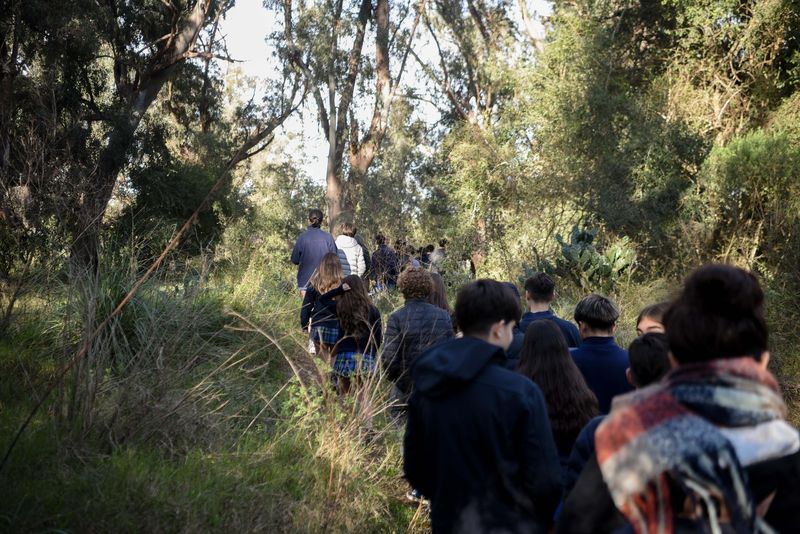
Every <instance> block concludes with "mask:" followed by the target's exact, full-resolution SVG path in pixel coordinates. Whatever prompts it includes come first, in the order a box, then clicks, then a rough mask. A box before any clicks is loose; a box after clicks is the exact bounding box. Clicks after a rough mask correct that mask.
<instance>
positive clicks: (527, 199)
mask: <svg viewBox="0 0 800 534" xmlns="http://www.w3.org/2000/svg"><path fill="white" fill-rule="evenodd" d="M233 7H234V5H233V2H226V1H211V0H198V1H189V0H187V1H182V0H139V1H124V0H102V1H95V0H91V1H89V0H71V1H68V2H59V3H58V5H57V7H56V5H55V4H54V3H53V2H48V1H45V0H29V1H19V0H0V448H2V450H1V451H0V452H2V453H4V454H5V452H6V450H8V447H9V446H10V445H11V443H12V441H13V440H14V436H15V435H16V434H17V431H18V430H19V429H20V426H21V425H23V423H24V422H25V420H26V418H27V417H28V415H29V414H30V413H31V411H32V410H33V409H34V407H35V406H37V405H38V404H39V403H40V402H41V408H40V409H38V411H36V412H35V414H34V416H33V418H32V419H31V423H30V425H29V426H28V427H27V428H26V429H25V431H24V432H22V433H21V434H20V438H19V441H18V442H16V446H15V448H14V449H13V451H11V453H10V454H9V455H8V456H7V457H6V459H5V460H4V464H3V467H2V470H0V479H2V483H0V530H6V529H8V530H13V531H29V530H46V529H49V528H57V529H61V530H65V531H109V530H114V531H154V532H159V531H214V530H219V531H234V530H235V531H244V530H270V531H315V532H316V531H326V530H330V531H337V532H338V531H352V530H356V529H357V530H361V531H397V532H401V531H407V530H411V531H417V530H419V531H424V529H425V525H426V518H425V514H424V511H423V510H422V509H416V508H413V507H409V506H407V505H406V504H405V503H403V502H402V496H403V494H404V493H405V490H406V487H405V485H404V482H403V481H402V479H401V478H400V473H401V471H400V450H399V449H400V439H401V433H402V431H401V429H397V428H395V427H394V426H392V425H391V424H390V423H389V422H388V421H387V420H386V415H385V411H384V410H383V408H384V407H385V402H386V399H385V394H386V391H385V390H386V387H385V384H383V383H382V382H380V381H377V382H375V383H373V384H370V385H368V387H369V388H370V398H371V399H372V402H371V403H368V404H364V403H355V402H354V401H353V400H352V399H351V400H348V401H346V402H339V401H338V400H337V399H336V398H335V397H334V396H333V395H331V394H330V393H328V392H326V391H325V390H324V389H322V390H321V389H320V388H318V387H315V386H314V385H313V383H311V381H310V379H309V377H310V376H311V375H313V373H314V369H313V368H314V363H313V361H312V360H310V359H309V358H308V356H307V355H306V354H305V353H304V350H303V349H304V346H305V340H304V338H303V335H302V333H301V332H300V331H299V328H298V327H297V314H298V309H299V306H300V300H299V298H298V297H297V295H296V291H295V290H294V285H293V280H294V270H293V268H292V266H291V265H290V264H289V262H288V257H289V251H290V250H291V247H292V244H293V241H294V238H295V237H296V236H297V234H298V233H299V232H300V231H301V230H302V229H303V227H304V218H305V214H306V212H307V209H308V208H310V207H317V206H327V209H328V213H329V219H330V220H331V221H337V220H338V221H342V220H354V221H355V222H356V224H357V226H358V227H359V229H360V233H362V234H363V235H364V236H365V237H366V238H368V239H369V238H371V237H372V236H373V235H374V234H376V233H377V232H378V231H382V232H384V233H386V234H388V235H389V236H390V238H391V239H397V238H404V239H407V240H408V241H409V242H410V243H413V244H416V245H417V246H422V245H424V244H427V243H433V242H435V241H436V240H438V239H439V238H440V237H447V238H448V239H449V241H450V244H451V253H450V257H451V258H454V259H460V258H462V257H464V256H465V255H467V256H470V257H471V258H472V259H473V260H474V262H475V264H476V266H477V270H478V275H479V276H481V277H494V278H497V279H501V280H511V281H515V282H519V281H521V280H523V279H524V278H525V277H526V275H527V274H528V273H531V272H534V271H537V270H545V271H548V272H550V273H552V274H554V275H555V276H556V277H557V280H558V283H559V299H558V301H557V306H556V309H557V311H558V312H559V313H560V314H562V315H563V316H566V317H571V315H572V310H573V307H574V304H575V302H576V301H577V299H578V298H579V297H580V296H581V295H583V294H585V293H587V292H590V291H600V292H604V293H607V294H609V295H611V296H613V297H614V298H615V299H617V300H618V302H619V303H620V305H621V307H622V309H623V320H622V321H621V324H620V332H619V334H620V335H619V341H620V343H622V344H627V342H629V341H630V340H631V339H632V336H633V335H634V332H633V330H634V325H633V318H634V317H635V316H636V314H637V313H638V311H639V309H640V308H641V307H642V306H643V305H645V304H650V303H653V302H655V301H657V300H660V299H663V298H666V297H668V296H669V295H670V293H671V292H672V291H674V290H675V289H676V288H677V287H678V285H679V283H680V280H681V279H682V277H683V276H684V275H685V274H686V273H687V272H688V271H689V270H690V269H691V268H693V267H695V266H697V265H699V264H702V263H704V262H708V261H724V262H730V263H734V264H736V265H740V266H743V267H746V268H749V269H752V270H753V271H755V272H756V273H757V274H758V275H759V277H760V279H761V280H762V281H763V284H764V286H765V288H766V289H767V292H768V307H769V308H768V313H769V317H770V324H771V328H772V336H771V344H772V352H773V360H772V361H773V363H772V369H773V371H774V372H775V373H776V374H777V375H778V376H779V378H780V379H781V381H782V384H783V388H784V393H785V395H786V397H787V400H788V401H789V403H790V406H792V410H793V418H794V421H795V422H796V423H797V422H798V421H799V420H800V408H798V406H800V362H799V361H798V358H797V353H796V351H797V349H796V347H797V345H798V343H799V342H800V334H798V330H797V326H796V325H797V324H798V321H800V304H798V299H797V295H798V293H800V220H799V219H800V92H799V91H798V89H799V88H800V2H798V1H797V0H754V1H744V0H737V1H734V0H664V1H660V2H659V1H650V0H642V1H640V2H635V1H630V0H607V1H589V0H577V1H571V2H562V1H556V2H554V3H553V14H552V16H549V17H547V18H546V19H543V20H539V19H540V17H538V16H537V14H536V13H534V12H533V8H532V6H529V5H527V4H525V3H520V2H518V1H515V2H508V1H495V0H419V1H407V2H392V3H390V2H389V1H388V0H361V1H358V0H356V1H349V0H348V1H345V0H324V1H310V0H309V1H304V2H300V3H297V4H293V3H292V2H291V0H283V1H278V0H267V1H266V2H265V5H264V9H266V10H268V11H269V12H270V13H271V14H272V16H273V17H274V20H275V22H276V28H279V30H278V31H268V30H266V29H264V38H265V39H268V40H269V42H270V43H271V45H272V46H273V49H274V50H275V56H274V57H272V58H270V61H272V62H274V64H275V65H276V66H277V67H276V69H275V70H274V73H273V77H271V78H270V79H269V80H267V81H266V82H262V83H266V85H262V86H260V88H259V90H257V91H256V90H255V89H254V87H255V82H254V81H253V80H249V79H247V78H246V77H244V76H242V75H241V74H238V75H237V71H236V68H235V63H233V68H229V66H230V65H231V60H235V59H236V58H231V57H229V54H228V51H227V50H226V47H225V41H224V35H223V34H222V32H221V31H220V29H219V28H220V21H221V20H223V19H224V17H225V15H226V12H228V10H230V9H232V8H233ZM536 20H539V21H540V22H542V23H543V24H544V26H545V28H546V33H545V34H544V35H540V34H539V33H538V32H537V31H535V26H536V25H535V22H536ZM256 30H257V29H254V31H256ZM252 95H256V96H253V97H251V96H252ZM299 113H302V114H305V115H306V116H308V117H311V118H312V120H311V122H310V124H315V125H316V126H315V127H316V128H318V131H320V132H321V133H322V134H323V137H324V140H325V142H326V143H327V162H328V164H327V170H326V173H325V176H324V177H323V176H307V175H306V174H305V173H304V171H303V166H302V157H303V155H302V154H297V153H295V152H294V151H293V150H290V149H288V148H287V147H288V146H289V145H290V143H291V141H292V139H291V138H290V137H287V134H286V132H285V129H283V128H282V125H284V124H285V123H286V121H287V120H290V119H291V118H292V117H294V116H296V114H299ZM322 183H324V185H320V184H322ZM186 221H189V223H188V224H185V223H186ZM162 251H166V254H165V255H162ZM448 273H449V274H448V278H449V279H448V283H449V284H450V288H451V289H452V291H453V294H454V292H455V291H456V290H457V288H458V286H459V285H460V284H461V283H463V282H464V280H465V275H462V274H461V273H459V272H458V270H457V269H455V268H452V269H450V270H449V271H448ZM137 284H140V285H137ZM132 290H135V291H134V292H132ZM451 296H452V295H451ZM121 302H124V303H126V306H124V307H123V308H120V309H119V310H118V311H115V308H117V305H118V304H119V303H121ZM378 304H379V307H380V308H381V310H382V311H383V312H384V313H389V312H391V310H393V309H395V308H396V307H397V306H399V305H400V304H401V299H400V298H399V296H397V295H391V294H390V295H382V296H381V297H380V298H379V299H378Z"/></svg>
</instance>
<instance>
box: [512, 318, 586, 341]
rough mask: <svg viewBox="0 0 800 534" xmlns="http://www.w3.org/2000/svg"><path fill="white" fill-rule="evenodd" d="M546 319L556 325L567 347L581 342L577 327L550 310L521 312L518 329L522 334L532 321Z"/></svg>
mask: <svg viewBox="0 0 800 534" xmlns="http://www.w3.org/2000/svg"><path fill="white" fill-rule="evenodd" d="M543 319H547V320H548V321H553V322H554V323H556V326H558V328H559V330H561V333H562V334H564V339H566V340H567V346H568V347H577V346H578V345H580V344H581V335H580V333H579V332H578V327H577V326H575V325H574V324H572V323H571V322H569V321H567V320H564V319H562V318H561V317H558V316H557V315H556V314H554V313H553V312H552V311H550V310H547V311H543V312H525V313H523V314H522V319H521V320H520V322H519V330H520V332H522V333H523V334H524V333H525V332H526V331H527V330H528V327H529V326H530V324H531V323H532V322H533V321H540V320H543Z"/></svg>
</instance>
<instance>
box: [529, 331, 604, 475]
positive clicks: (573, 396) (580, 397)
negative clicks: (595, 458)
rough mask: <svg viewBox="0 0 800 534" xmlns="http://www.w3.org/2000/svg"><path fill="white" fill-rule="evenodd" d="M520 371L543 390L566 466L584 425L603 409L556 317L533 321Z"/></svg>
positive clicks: (559, 451) (557, 444) (554, 434)
mask: <svg viewBox="0 0 800 534" xmlns="http://www.w3.org/2000/svg"><path fill="white" fill-rule="evenodd" d="M517 372H518V373H520V374H522V375H525V376H527V377H528V378H530V379H531V380H533V382H534V383H536V385H537V386H539V388H540V389H541V390H542V393H543V394H544V398H545V401H546V402H547V413H548V415H549V416H550V427H551V428H552V430H553V438H554V439H555V442H556V448H557V449H558V455H559V458H560V460H561V465H562V469H563V467H564V466H565V465H566V462H567V459H568V458H569V453H570V452H571V451H572V446H573V445H574V444H575V439H576V438H577V437H578V434H579V433H580V431H581V429H582V428H583V427H584V426H586V423H588V422H589V421H590V420H591V419H592V418H594V417H595V416H597V415H599V413H600V411H599V408H598V403H597V397H595V395H594V393H592V390H590V389H589V386H587V385H586V381H585V380H584V379H583V375H582V374H581V372H580V370H579V369H578V366H577V365H575V362H573V361H572V356H571V355H570V353H569V348H568V347H567V341H566V339H564V334H562V333H561V330H560V329H559V328H558V326H557V325H556V324H555V323H554V322H553V321H550V320H539V321H533V322H532V323H531V324H530V326H529V327H528V330H527V331H526V332H525V340H524V341H523V345H522V352H521V353H520V358H519V366H518V367H517Z"/></svg>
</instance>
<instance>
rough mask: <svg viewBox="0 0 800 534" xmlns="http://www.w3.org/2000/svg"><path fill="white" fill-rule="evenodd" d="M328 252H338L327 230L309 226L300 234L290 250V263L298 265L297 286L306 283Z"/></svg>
mask: <svg viewBox="0 0 800 534" xmlns="http://www.w3.org/2000/svg"><path fill="white" fill-rule="evenodd" d="M328 252H333V253H334V254H336V253H337V252H338V251H337V249H336V242H335V241H334V240H333V236H332V235H331V234H329V233H328V232H325V231H324V230H320V229H319V228H317V227H316V226H309V227H308V230H306V231H305V232H303V233H302V234H300V237H298V238H297V242H296V243H295V244H294V249H293V250H292V263H294V264H295V265H299V266H300V268H299V269H297V287H306V285H308V280H309V279H310V278H311V275H312V274H314V271H315V270H316V269H317V267H319V264H320V262H321V261H322V257H323V256H324V255H325V254H327V253H328Z"/></svg>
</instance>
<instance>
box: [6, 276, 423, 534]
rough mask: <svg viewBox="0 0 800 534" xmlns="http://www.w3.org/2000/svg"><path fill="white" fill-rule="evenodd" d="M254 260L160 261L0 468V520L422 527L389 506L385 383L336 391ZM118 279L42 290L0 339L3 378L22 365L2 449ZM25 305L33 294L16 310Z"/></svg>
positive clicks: (111, 300)
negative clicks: (191, 264)
mask: <svg viewBox="0 0 800 534" xmlns="http://www.w3.org/2000/svg"><path fill="white" fill-rule="evenodd" d="M254 271H255V270H254V269H245V270H244V271H242V272H240V273H238V274H237V273H231V272H227V273H223V272H220V273H211V274H210V276H209V279H208V281H207V282H206V283H198V284H188V285H186V284H183V283H182V281H181V279H180V273H175V272H172V273H170V272H166V271H165V272H163V273H161V275H160V276H158V277H156V278H154V279H153V280H151V281H150V282H148V283H147V284H146V285H145V286H144V287H143V288H142V289H141V290H140V292H139V293H138V294H137V297H136V298H135V299H134V300H133V301H132V302H131V304H130V305H129V306H128V307H127V308H126V309H125V310H124V312H123V313H122V314H120V315H119V316H118V317H117V318H116V319H115V320H114V321H112V322H111V323H110V324H109V327H108V328H107V329H106V330H105V331H104V332H103V333H102V334H101V335H100V336H99V337H98V338H97V339H96V341H95V343H94V344H93V346H92V349H91V351H89V353H87V356H86V358H85V359H84V361H83V363H82V365H79V366H76V368H75V369H74V370H73V372H71V373H70V374H69V375H68V376H67V377H66V379H65V381H64V383H63V384H62V385H61V387H60V389H59V395H57V396H54V397H53V398H52V399H51V400H50V401H49V402H48V403H47V404H46V405H45V408H44V409H43V410H42V411H41V412H40V413H39V414H38V415H37V417H36V418H35V420H34V422H33V424H32V426H31V427H30V429H29V430H28V431H27V432H26V433H25V434H24V435H23V438H22V440H21V441H20V443H19V445H18V446H17V449H16V450H15V451H14V453H13V455H12V457H11V460H10V463H9V465H7V466H6V468H5V470H4V472H3V473H0V477H2V478H3V479H4V483H3V484H0V530H6V529H8V530H13V531H28V530H42V529H52V528H55V529H64V530H71V531H106V530H114V531H123V532H125V531H137V532H139V531H153V532H176V531H177V532H183V531H187V532H196V531H226V532H227V531H276V532H278V531H285V532H320V531H333V532H344V531H352V530H361V531H369V532H391V531H395V532H400V531H407V530H408V529H409V525H412V526H411V529H412V530H414V529H423V528H424V527H423V525H424V517H423V515H424V514H421V513H420V514H417V519H416V520H415V521H416V523H415V522H414V517H415V514H416V513H417V512H418V510H417V509H416V508H415V507H409V506H408V505H407V504H406V503H404V502H403V501H402V497H403V496H404V494H405V491H406V490H407V488H406V486H405V483H404V482H403V480H402V479H401V477H400V465H401V460H400V443H401V429H399V428H398V427H397V426H396V425H395V424H393V423H392V422H391V421H390V419H389V417H388V414H387V406H388V401H387V392H386V385H385V383H384V381H383V380H381V379H380V377H372V378H370V379H368V380H365V381H363V382H361V383H359V384H358V385H357V386H356V387H355V388H354V391H352V392H351V394H350V395H348V396H346V397H342V396H339V395H337V394H336V393H335V392H333V390H332V389H331V388H330V387H328V385H327V382H326V380H324V379H321V377H323V378H327V373H328V371H329V369H328V368H326V364H325V363H323V362H319V361H315V360H314V359H313V358H312V357H310V356H309V355H308V354H307V353H306V352H305V347H306V338H305V337H304V334H303V333H302V332H301V331H300V329H299V325H298V324H297V323H298V321H297V315H298V313H297V312H298V310H299V305H300V301H299V297H298V296H297V295H296V294H295V291H294V290H293V288H292V287H291V285H287V284H286V283H285V282H283V278H282V277H281V276H280V275H278V276H276V275H275V274H274V273H261V274H260V275H258V274H257V273H256V272H254ZM130 283H131V277H130V276H129V275H128V274H127V273H126V272H125V271H123V270H120V271H119V272H117V273H116V276H107V277H105V279H104V280H103V283H102V284H101V285H95V286H87V287H85V288H75V287H73V286H60V287H53V286H50V287H47V288H42V295H44V296H46V300H43V301H42V302H47V303H51V304H49V305H48V306H49V307H47V308H46V309H45V307H42V315H44V314H46V315H47V320H46V321H45V320H41V321H35V320H31V321H26V322H24V323H23V322H20V323H17V324H16V325H15V327H14V329H13V332H12V333H11V337H9V338H7V339H4V340H3V341H2V342H0V370H4V371H8V373H5V374H4V376H6V377H10V376H19V375H21V374H23V375H24V376H26V377H28V378H27V379H26V380H21V381H7V380H4V381H3V384H2V388H0V395H2V397H1V398H0V408H1V410H0V436H3V438H2V439H0V446H2V447H5V446H6V445H7V439H8V436H11V435H12V434H13V432H14V431H15V430H16V428H17V427H18V425H19V424H20V422H21V420H22V419H23V418H24V416H25V415H26V413H27V411H28V410H29V409H30V407H31V405H32V404H33V401H34V400H35V399H36V398H37V395H40V394H41V392H42V391H43V390H44V389H45V388H46V386H47V385H48V383H49V381H50V380H51V379H52V377H53V373H54V370H55V369H57V368H58V367H60V366H61V365H62V364H63V363H64V362H65V361H66V360H67V359H68V358H69V357H70V356H71V355H72V354H74V350H75V347H76V345H77V344H78V343H79V342H80V339H81V336H82V335H85V334H84V333H85V332H86V330H87V327H86V325H87V324H91V323H92V322H93V321H99V320H100V318H101V316H103V314H104V313H107V312H108V311H109V310H110V308H111V307H112V306H113V305H114V304H115V303H116V301H117V299H118V298H119V295H121V294H124V293H125V292H126V290H127V289H126V288H127V286H128V284H130ZM36 305H41V302H38V303H37V299H35V298H33V296H32V295H31V296H30V297H29V299H28V300H27V301H26V302H25V303H23V309H25V308H26V307H27V308H28V309H31V308H33V307H35V306H36ZM31 317H33V316H31ZM56 317H57V319H55V318H56ZM6 480H11V481H13V483H12V484H8V483H5V481H6ZM415 524H416V525H417V526H416V527H415V526H413V525H415Z"/></svg>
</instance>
